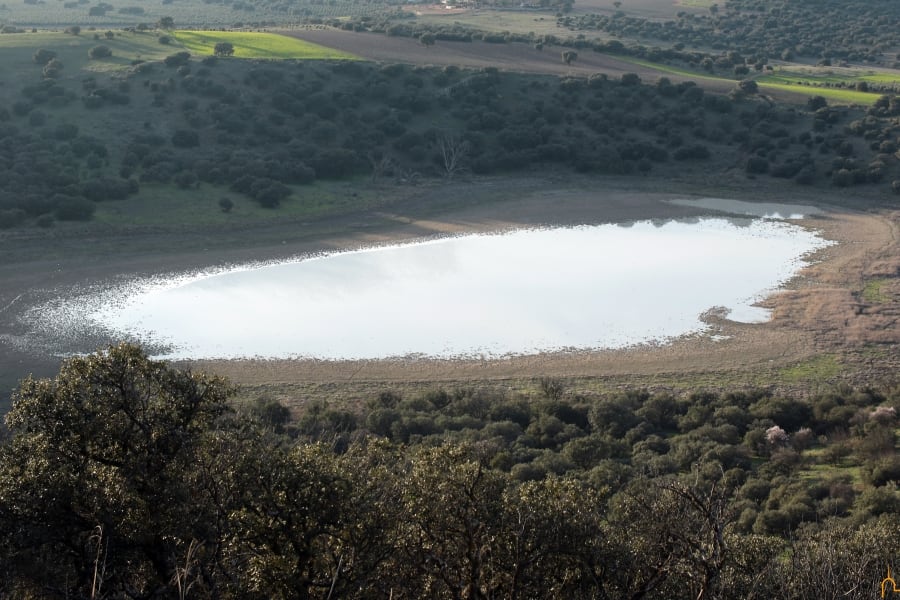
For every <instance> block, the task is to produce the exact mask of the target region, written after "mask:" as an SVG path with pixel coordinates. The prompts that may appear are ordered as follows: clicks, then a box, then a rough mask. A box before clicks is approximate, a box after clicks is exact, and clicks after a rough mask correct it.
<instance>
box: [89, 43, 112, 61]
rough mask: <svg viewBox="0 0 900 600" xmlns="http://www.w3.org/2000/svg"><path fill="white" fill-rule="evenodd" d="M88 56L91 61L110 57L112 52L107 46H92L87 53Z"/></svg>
mask: <svg viewBox="0 0 900 600" xmlns="http://www.w3.org/2000/svg"><path fill="white" fill-rule="evenodd" d="M88 56H90V57H91V58H93V59H100V58H109V57H110V56H112V50H111V49H110V47H109V46H103V45H100V46H94V47H93V48H91V49H90V50H89V51H88Z"/></svg>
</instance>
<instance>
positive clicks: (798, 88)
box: [757, 79, 881, 106]
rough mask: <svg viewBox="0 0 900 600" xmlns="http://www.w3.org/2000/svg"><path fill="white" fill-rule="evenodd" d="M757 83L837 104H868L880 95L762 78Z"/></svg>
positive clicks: (761, 85) (768, 87)
mask: <svg viewBox="0 0 900 600" xmlns="http://www.w3.org/2000/svg"><path fill="white" fill-rule="evenodd" d="M757 83H758V84H759V87H760V88H761V89H771V90H782V91H785V92H791V93H794V94H805V95H807V96H822V97H823V98H825V99H827V100H829V101H831V102H837V103H839V104H861V105H864V106H870V105H872V104H874V103H875V101H876V100H878V98H879V97H880V96H881V94H874V93H871V92H858V91H856V90H848V89H842V88H828V87H813V86H809V85H797V84H791V83H770V82H767V81H764V80H762V79H757Z"/></svg>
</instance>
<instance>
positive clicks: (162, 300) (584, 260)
mask: <svg viewBox="0 0 900 600" xmlns="http://www.w3.org/2000/svg"><path fill="white" fill-rule="evenodd" d="M825 244H826V242H824V241H823V240H822V239H821V238H819V237H817V236H816V235H815V233H813V232H811V231H808V230H806V229H803V228H801V227H798V226H796V225H792V224H788V223H785V222H779V221H772V220H764V219H753V220H751V219H746V220H737V221H735V220H727V219H724V218H704V219H694V220H692V221H690V222H685V221H681V222H679V221H668V222H649V221H643V222H637V223H631V224H628V225H599V226H583V227H574V228H560V229H532V230H519V231H514V232H509V233H503V234H492V235H471V236H464V237H456V238H445V239H438V240H430V241H425V242H421V243H415V244H409V245H402V246H392V247H380V248H369V249H363V250H358V251H353V252H346V253H340V254H334V255H329V256H321V257H314V258H309V259H305V260H296V261H291V262H287V263H281V264H273V265H266V266H257V267H238V268H235V269H233V270H230V271H227V272H224V273H215V274H199V275H194V276H189V277H181V278H173V279H170V280H166V281H163V282H161V283H160V282H144V283H139V285H137V286H134V285H132V286H129V287H126V288H124V289H123V290H121V291H120V292H119V293H117V294H111V295H110V294H109V293H107V294H105V295H104V296H103V297H101V298H99V303H100V305H99V307H98V306H97V302H98V299H95V300H94V301H93V302H92V303H88V304H87V306H92V307H93V308H90V309H88V310H86V314H85V315H84V318H86V319H87V320H89V321H92V322H95V323H97V324H99V325H100V326H103V327H106V328H109V329H111V330H113V331H115V332H120V333H122V334H127V335H131V336H134V337H137V338H139V339H142V340H144V341H149V342H154V343H157V344H159V343H162V344H166V345H168V347H169V350H168V353H167V354H165V356H167V357H169V358H243V357H253V356H261V357H316V358H323V359H369V358H382V357H391V356H404V355H411V354H414V355H427V356H435V357H454V356H477V355H490V356H499V355H505V354H519V353H532V352H541V351H555V350H564V349H600V348H622V347H626V346H630V345H634V344H644V343H664V342H665V341H667V340H670V339H671V338H673V337H677V336H681V335H685V334H690V333H694V332H699V331H702V330H703V329H704V328H705V327H706V325H705V324H704V323H703V322H702V320H701V318H700V317H701V314H702V313H704V312H706V311H708V310H709V309H711V308H714V307H723V308H725V309H727V310H728V311H729V317H730V318H732V319H734V320H738V321H744V322H756V321H764V320H766V319H767V318H768V314H767V312H766V311H765V310H763V309H761V308H759V307H757V306H754V304H755V303H756V302H757V301H759V300H760V299H761V298H762V297H764V296H765V295H766V294H768V293H769V292H770V291H771V290H773V289H775V288H776V287H778V286H779V285H781V284H782V283H783V282H784V281H785V280H787V279H789V278H790V277H791V276H792V275H793V274H795V273H796V271H797V270H798V269H799V268H801V267H802V265H803V264H804V263H803V260H802V259H803V257H804V256H805V255H806V254H807V253H809V252H810V251H812V250H815V249H817V248H819V247H822V246H823V245H825Z"/></svg>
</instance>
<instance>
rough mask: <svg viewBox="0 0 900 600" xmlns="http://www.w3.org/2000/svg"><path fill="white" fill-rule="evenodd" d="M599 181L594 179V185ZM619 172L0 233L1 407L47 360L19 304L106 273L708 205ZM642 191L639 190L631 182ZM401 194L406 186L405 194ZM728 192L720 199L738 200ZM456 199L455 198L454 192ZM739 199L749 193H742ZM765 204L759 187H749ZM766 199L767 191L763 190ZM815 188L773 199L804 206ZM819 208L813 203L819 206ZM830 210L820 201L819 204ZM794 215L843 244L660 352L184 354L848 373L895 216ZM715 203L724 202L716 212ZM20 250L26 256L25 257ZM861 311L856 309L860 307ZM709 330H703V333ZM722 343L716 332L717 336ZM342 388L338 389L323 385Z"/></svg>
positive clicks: (271, 383)
mask: <svg viewBox="0 0 900 600" xmlns="http://www.w3.org/2000/svg"><path fill="white" fill-rule="evenodd" d="M598 184H599V185H598ZM633 187H635V186H633V182H627V187H626V183H624V182H623V183H622V184H621V185H620V183H619V182H617V181H615V180H611V181H600V182H594V181H591V182H587V183H582V184H581V185H567V184H565V183H561V182H554V181H527V180H515V181H510V180H503V179H486V180H479V181H472V182H461V183H456V184H452V185H435V186H422V187H421V188H418V189H414V190H400V191H398V190H385V193H396V194H398V195H400V196H402V197H400V199H399V200H398V201H396V202H394V203H392V204H389V205H387V206H385V207H384V209H383V210H378V211H373V212H367V213H364V214H353V215H344V216H338V217H333V218H329V219H322V220H320V221H316V222H313V223H290V222H287V223H283V224H279V225H275V226H272V225H266V226H259V227H253V226H247V227H246V228H243V229H242V228H236V229H234V230H232V231H199V232H198V231H195V232H181V231H177V230H174V231H143V232H138V231H131V232H127V233H126V234H122V233H118V234H115V233H113V232H103V231H98V230H92V229H90V228H88V229H87V230H84V231H78V230H73V231H69V232H55V233H54V234H52V235H51V236H49V237H44V238H43V239H42V238H41V237H40V236H35V237H34V238H33V239H27V236H26V238H25V239H23V238H22V237H20V238H19V239H16V236H14V235H7V236H6V237H0V253H3V254H6V256H5V257H4V258H6V259H7V260H4V261H3V263H2V266H0V280H2V281H3V282H4V285H3V289H2V290H0V336H2V337H0V386H2V387H0V402H2V401H3V392H5V391H6V390H9V389H11V388H12V387H13V386H14V385H15V382H16V381H18V380H19V379H21V378H22V377H23V376H25V375H26V374H28V373H34V374H35V375H37V376H47V375H51V374H53V373H54V372H55V371H56V370H57V369H58V364H59V358H58V357H55V356H47V355H44V354H42V353H41V352H40V351H38V352H35V351H34V349H33V348H32V347H29V338H28V335H27V329H28V323H26V322H23V320H22V315H23V314H24V312H25V310H26V309H27V308H28V307H29V306H32V305H34V304H36V303H39V302H42V301H46V300H47V299H49V298H52V297H53V296H54V295H58V294H60V293H63V294H65V293H66V290H71V289H73V288H74V287H78V286H84V285H88V284H97V283H99V284H101V285H102V284H103V283H104V282H107V283H114V282H117V281H121V280H122V279H123V278H126V277H133V276H148V275H154V274H160V273H167V272H173V271H189V270H194V269H200V268H207V267H215V266H223V265H226V264H235V263H242V262H255V261H265V260H277V259H281V258H285V257H290V256H297V255H302V254H306V253H312V252H318V251H332V250H340V249H349V248H355V247H360V246H365V245H372V244H382V243H390V242H399V241H408V240H412V239H419V238H423V237H430V236H435V235H453V234H459V233H467V232H479V231H494V230H500V229H509V228H515V227H523V226H535V225H572V224H597V223H609V222H624V221H634V220H646V219H670V218H689V217H696V216H700V215H703V214H712V213H710V211H707V210H701V209H696V208H691V207H685V206H678V205H674V204H670V203H668V202H666V201H667V200H671V199H675V198H697V197H703V196H708V195H709V194H704V193H702V191H701V193H691V192H690V191H684V192H664V191H659V189H658V188H657V189H656V190H652V189H631V188H633ZM638 187H640V186H638ZM404 194H405V195H404ZM736 196H737V195H732V194H729V195H728V197H730V198H734V197H736ZM461 198H462V199H461ZM744 199H745V198H744ZM760 199H763V198H760ZM764 199H765V200H766V201H767V202H777V201H779V200H780V199H779V198H773V196H772V195H771V194H767V195H765V197H764ZM810 200H812V198H810V199H807V198H798V197H796V196H795V195H793V194H792V195H791V196H790V197H785V198H784V202H785V203H791V204H804V203H806V204H808V203H811V202H810ZM815 204H818V205H819V206H822V202H815ZM826 208H828V207H827V206H826ZM830 210H831V212H829V213H828V214H826V215H824V216H820V217H815V218H813V219H810V220H807V221H805V222H804V224H807V225H810V226H812V227H814V228H816V229H820V230H822V231H823V233H824V235H825V237H827V238H829V239H833V240H835V241H837V242H839V244H838V245H836V246H832V247H831V248H829V249H826V250H823V251H822V252H821V256H818V257H817V259H818V261H817V263H816V264H815V265H814V266H813V267H811V268H810V269H807V270H806V271H805V272H804V273H803V274H802V275H801V277H799V278H797V280H795V281H793V282H791V286H790V288H791V289H789V290H787V291H785V292H782V293H779V294H776V295H775V296H773V297H772V298H770V299H769V301H768V302H769V304H770V307H771V308H772V309H773V314H774V318H773V319H772V321H771V322H769V323H766V324H760V325H741V324H736V323H732V322H730V321H726V320H721V319H716V318H715V317H711V319H710V322H711V329H710V331H709V332H708V333H707V334H706V335H701V336H693V337H689V338H686V339H680V340H677V341H676V342H674V343H672V344H667V345H665V346H659V347H638V348H631V349H626V350H616V351H593V352H566V353H554V354H545V355H536V356H521V357H513V358H507V359H489V360H428V359H404V360H382V361H342V362H337V361H318V360H289V361H269V360H266V361H260V360H244V361H195V362H192V363H188V364H187V366H190V367H191V368H196V369H203V370H210V371H213V372H217V373H221V374H223V375H226V376H228V377H230V378H231V379H233V380H234V381H235V382H236V383H239V384H243V385H245V386H248V388H251V389H269V390H274V391H275V392H276V393H289V392H285V390H297V389H302V390H305V392H304V394H306V393H311V392H314V391H315V390H317V389H318V390H322V389H325V388H328V389H331V390H332V392H331V393H333V394H337V395H348V394H349V395H353V394H354V393H356V392H357V390H359V389H369V387H371V386H396V385H401V386H402V385H413V386H427V385H432V384H447V385H451V384H454V383H459V382H478V381H480V382H505V383H504V385H514V384H515V383H514V382H516V381H518V380H525V379H531V378H533V377H536V376H545V375H549V376H555V377H563V378H567V379H578V378H582V379H584V378H595V379H605V380H610V381H622V382H632V383H633V385H636V386H647V385H653V384H654V382H655V381H661V382H663V383H661V385H668V384H665V383H664V382H667V381H671V380H672V379H673V377H674V378H678V377H682V376H684V377H688V378H689V379H694V380H696V379H697V378H698V377H699V378H701V379H702V378H703V377H705V374H716V373H728V374H729V377H728V379H729V381H732V382H734V381H738V382H741V381H744V382H746V384H747V385H755V384H757V383H758V382H760V381H764V380H765V378H766V377H777V374H778V372H779V369H782V368H783V367H784V366H785V365H788V364H792V363H796V362H800V361H804V360H809V359H811V358H813V357H815V356H816V355H819V354H822V353H829V354H839V355H840V356H841V357H842V359H841V360H842V364H845V365H846V368H847V371H848V373H849V371H850V370H851V369H854V368H856V367H855V366H854V361H858V360H860V359H859V357H858V355H859V353H860V351H861V349H865V348H870V347H872V346H875V347H882V348H885V347H890V346H891V345H892V344H895V343H896V342H897V341H900V340H898V339H896V338H897V336H898V330H900V327H894V325H893V323H894V321H892V319H896V314H895V311H896V304H897V297H896V296H891V294H890V293H888V294H885V295H884V298H883V299H882V301H881V302H878V303H876V304H878V305H877V306H874V305H873V306H866V305H865V304H866V303H865V301H864V299H862V298H861V296H860V291H861V290H862V289H863V288H864V287H865V285H866V283H865V282H866V281H867V279H870V278H876V277H877V278H880V280H884V281H887V282H888V283H887V284H884V285H883V286H882V287H884V288H885V290H886V291H888V292H890V290H892V289H893V287H891V286H896V275H897V273H900V258H898V257H900V251H898V248H897V245H898V240H897V227H898V217H897V215H896V214H892V213H888V212H867V213H862V212H859V213H854V212H851V211H844V210H836V209H834V208H833V207H832V208H831V209H830ZM716 214H720V213H716ZM29 258H30V259H29ZM861 307H862V308H861ZM711 334H712V335H711ZM718 335H721V336H725V337H727V338H728V339H719V338H718V337H717V336H718ZM107 341H112V340H105V339H103V338H102V336H98V337H97V338H96V339H93V340H83V345H84V346H85V347H83V348H81V350H82V351H90V350H92V349H94V348H96V347H101V346H102V345H104V343H105V342H107ZM891 355H892V353H886V356H887V357H888V359H885V360H883V361H880V362H878V361H875V362H878V364H875V362H873V360H872V359H871V357H869V356H864V357H863V359H862V362H863V363H864V365H865V366H866V369H867V371H866V372H869V373H870V375H871V376H873V377H874V376H886V374H887V373H888V372H889V370H890V368H891V366H892V364H893V360H895V359H892V358H891ZM337 388H342V390H343V391H341V390H338V391H334V389H337Z"/></svg>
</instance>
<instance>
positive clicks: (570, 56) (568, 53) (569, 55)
mask: <svg viewBox="0 0 900 600" xmlns="http://www.w3.org/2000/svg"><path fill="white" fill-rule="evenodd" d="M576 58H578V53H577V52H575V51H574V50H563V53H562V61H563V62H564V63H566V64H567V65H571V64H572V63H573V62H575V59H576Z"/></svg>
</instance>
